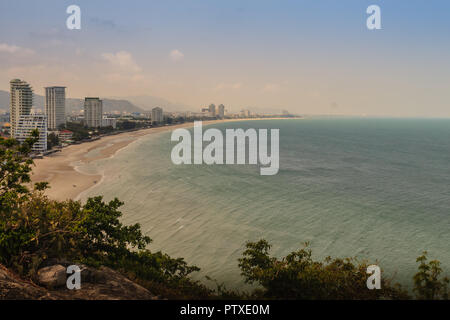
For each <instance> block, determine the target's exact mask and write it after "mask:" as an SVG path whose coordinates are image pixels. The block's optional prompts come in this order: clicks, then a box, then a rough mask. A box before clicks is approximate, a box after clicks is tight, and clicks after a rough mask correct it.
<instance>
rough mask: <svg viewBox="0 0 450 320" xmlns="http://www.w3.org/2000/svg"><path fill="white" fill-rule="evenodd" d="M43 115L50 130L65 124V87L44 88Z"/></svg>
mask: <svg viewBox="0 0 450 320" xmlns="http://www.w3.org/2000/svg"><path fill="white" fill-rule="evenodd" d="M45 114H46V115H47V125H48V129H50V130H56V129H59V127H60V126H61V125H63V124H66V87H46V88H45Z"/></svg>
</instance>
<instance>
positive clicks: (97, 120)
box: [84, 98, 103, 128]
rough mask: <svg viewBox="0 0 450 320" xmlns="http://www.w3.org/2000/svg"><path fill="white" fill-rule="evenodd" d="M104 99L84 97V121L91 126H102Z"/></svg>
mask: <svg viewBox="0 0 450 320" xmlns="http://www.w3.org/2000/svg"><path fill="white" fill-rule="evenodd" d="M102 120H103V101H102V100H100V99H99V98H85V99H84V123H85V124H86V126H88V127H90V128H98V127H101V126H102Z"/></svg>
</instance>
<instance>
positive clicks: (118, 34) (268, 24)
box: [0, 0, 450, 117]
mask: <svg viewBox="0 0 450 320" xmlns="http://www.w3.org/2000/svg"><path fill="white" fill-rule="evenodd" d="M373 2H374V1H345V2H342V1H339V2H338V1H320V3H316V2H311V1H283V2H281V3H280V2H278V1H246V2H242V1H221V2H219V1H190V2H189V3H187V2H179V1H164V2H156V1H151V2H150V1H133V2H123V1H110V2H108V6H105V5H104V4H103V3H100V2H93V1H83V0H80V1H77V3H76V4H77V5H79V6H80V8H81V10H82V28H81V30H68V29H67V28H66V23H65V21H66V19H67V17H68V14H67V13H66V8H67V6H69V5H70V4H72V1H49V0H48V1H39V2H30V1H23V0H19V1H14V2H10V1H8V2H6V1H4V2H1V3H0V70H2V72H0V89H1V90H5V91H8V90H9V81H10V80H11V79H14V78H20V79H24V80H26V81H28V82H29V83H31V84H32V86H33V88H34V92H35V93H36V94H41V95H43V93H44V87H46V86H51V85H62V86H66V87H67V88H68V89H67V96H68V97H73V98H82V97H85V96H100V97H125V98H126V97H133V96H134V97H136V96H155V97H160V98H164V99H167V100H169V101H171V102H174V103H180V104H183V105H186V106H187V107H189V108H191V109H192V110H198V109H199V108H200V106H204V105H208V104H209V103H223V104H225V105H226V107H227V108H228V109H230V110H233V111H238V110H240V109H242V108H243V107H255V108H259V109H261V110H264V109H266V110H273V109H278V110H282V109H287V110H289V111H290V112H293V113H300V114H338V115H368V116H406V117H449V116H450V108H449V107H450V90H449V89H450V79H449V76H448V75H449V74H450V64H449V63H448V57H449V56H450V42H449V41H448V40H449V37H450V36H449V35H450V19H448V11H449V9H450V4H449V3H448V2H447V1H433V7H431V6H428V4H427V2H425V1H403V2H397V1H395V2H394V1H375V2H376V3H377V4H378V5H379V6H380V8H381V19H382V29H381V30H368V29H367V28H366V19H367V17H368V15H367V14H366V8H367V7H368V5H370V4H372V3H373ZM42 7H45V10H42ZM3 107H5V108H6V107H8V106H3Z"/></svg>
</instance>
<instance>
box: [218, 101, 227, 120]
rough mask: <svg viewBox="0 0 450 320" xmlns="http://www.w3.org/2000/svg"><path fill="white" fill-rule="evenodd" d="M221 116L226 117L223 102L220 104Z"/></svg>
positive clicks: (219, 114)
mask: <svg viewBox="0 0 450 320" xmlns="http://www.w3.org/2000/svg"><path fill="white" fill-rule="evenodd" d="M218 116H219V118H223V117H225V106H224V105H223V104H219V113H218Z"/></svg>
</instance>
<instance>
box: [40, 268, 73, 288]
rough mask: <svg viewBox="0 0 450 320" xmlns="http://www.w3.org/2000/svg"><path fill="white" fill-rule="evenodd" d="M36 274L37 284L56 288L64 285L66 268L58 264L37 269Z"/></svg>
mask: <svg viewBox="0 0 450 320" xmlns="http://www.w3.org/2000/svg"><path fill="white" fill-rule="evenodd" d="M37 276H38V282H39V284H40V285H43V286H45V287H47V288H58V287H63V286H65V285H66V279H67V273H66V268H64V267H63V266H62V265H60V264H57V265H54V266H49V267H45V268H42V269H39V270H38V272H37Z"/></svg>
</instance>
